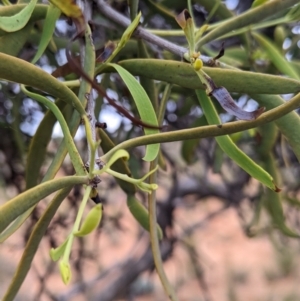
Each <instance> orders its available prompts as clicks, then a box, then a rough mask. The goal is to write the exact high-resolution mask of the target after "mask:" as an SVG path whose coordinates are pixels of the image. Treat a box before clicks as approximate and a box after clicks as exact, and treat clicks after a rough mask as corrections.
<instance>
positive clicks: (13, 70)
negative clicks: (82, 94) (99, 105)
mask: <svg viewBox="0 0 300 301" xmlns="http://www.w3.org/2000/svg"><path fill="white" fill-rule="evenodd" d="M0 61H1V64H0V78H2V79H5V80H8V81H13V82H17V83H20V84H24V85H27V86H31V87H34V88H37V89H39V90H42V91H45V92H47V93H49V94H50V95H52V96H54V97H57V98H60V99H63V100H64V101H66V102H68V103H69V104H70V105H72V106H73V107H75V108H76V110H78V112H80V115H85V114H86V113H85V109H84V107H83V105H82V104H81V103H80V101H79V99H78V98H77V96H76V95H75V94H74V92H73V91H71V90H70V89H69V88H68V87H67V86H65V85H64V84H63V83H62V82H60V81H58V80H57V79H55V78H54V77H53V76H51V75H50V74H48V73H47V72H45V71H44V70H42V69H40V68H38V67H36V66H34V65H33V64H30V63H28V62H26V61H24V60H21V59H18V58H16V57H12V56H10V55H7V54H4V53H0Z"/></svg>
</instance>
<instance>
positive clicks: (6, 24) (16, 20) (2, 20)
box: [0, 0, 37, 32]
mask: <svg viewBox="0 0 300 301" xmlns="http://www.w3.org/2000/svg"><path fill="white" fill-rule="evenodd" d="M36 3H37V0H31V1H30V2H29V3H28V5H26V6H25V7H24V8H23V9H22V10H21V11H20V12H18V13H17V14H15V15H13V16H11V17H3V16H2V17H0V29H3V30H4V31H7V32H14V31H17V30H20V29H21V28H23V27H24V26H25V25H26V24H27V23H28V21H29V19H30V17H31V14H32V12H33V10H34V7H35V5H36Z"/></svg>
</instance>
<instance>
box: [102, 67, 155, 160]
mask: <svg viewBox="0 0 300 301" xmlns="http://www.w3.org/2000/svg"><path fill="white" fill-rule="evenodd" d="M107 65H108V66H111V67H113V68H114V69H116V71H117V72H118V73H119V75H120V76H121V78H122V79H123V81H124V82H125V84H126V86H127V88H128V89H129V91H130V93H131V95H132V97H133V99H134V102H135V104H136V107H137V109H138V112H139V114H140V116H141V119H142V120H143V121H145V122H147V123H149V124H153V125H157V126H158V121H157V117H156V113H155V111H154V109H153V106H152V103H151V101H150V99H149V97H148V95H147V93H146V92H145V90H144V89H143V87H142V86H141V85H140V83H139V82H138V81H137V80H136V79H135V78H134V76H132V75H131V74H130V73H129V72H128V71H127V70H125V69H124V68H123V67H121V66H119V65H117V64H107ZM144 132H145V134H146V135H150V134H156V133H159V130H157V129H148V128H144ZM158 151H159V144H151V145H148V146H147V147H146V154H145V157H144V158H143V159H144V160H145V161H153V160H154V159H155V158H156V157H157V155H158Z"/></svg>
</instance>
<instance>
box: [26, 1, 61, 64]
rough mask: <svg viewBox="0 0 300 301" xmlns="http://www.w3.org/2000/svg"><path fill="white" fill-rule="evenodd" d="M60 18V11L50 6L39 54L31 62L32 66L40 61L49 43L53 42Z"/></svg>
mask: <svg viewBox="0 0 300 301" xmlns="http://www.w3.org/2000/svg"><path fill="white" fill-rule="evenodd" d="M59 16H60V9H58V8H57V7H56V6H54V5H52V4H50V5H49V7H48V10H47V15H46V19H45V22H44V26H43V34H42V37H41V41H40V44H39V47H38V50H37V53H36V54H35V56H34V58H33V59H32V61H31V62H32V64H35V63H36V62H37V61H38V59H39V58H40V57H41V56H42V54H43V53H44V51H45V49H46V48H47V46H48V44H49V42H50V41H51V38H52V35H53V33H54V30H55V24H56V21H57V19H58V18H59Z"/></svg>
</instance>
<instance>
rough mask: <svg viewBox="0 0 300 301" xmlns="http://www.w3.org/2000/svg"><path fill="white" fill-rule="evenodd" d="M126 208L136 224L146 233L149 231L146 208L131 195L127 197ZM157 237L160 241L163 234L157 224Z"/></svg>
mask: <svg viewBox="0 0 300 301" xmlns="http://www.w3.org/2000/svg"><path fill="white" fill-rule="evenodd" d="M127 206H128V209H129V210H130V212H131V214H132V215H133V216H134V218H135V219H136V220H137V222H138V223H139V224H140V225H141V226H142V227H143V228H144V229H145V230H147V231H148V232H149V231H150V230H149V229H150V224H149V212H148V210H147V208H146V207H144V206H143V205H142V204H141V202H139V201H138V200H137V199H136V198H135V197H134V196H133V195H128V196H127ZM156 228H157V236H158V239H159V240H161V239H162V238H163V233H162V230H161V228H160V226H159V225H158V224H157V226H156Z"/></svg>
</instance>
